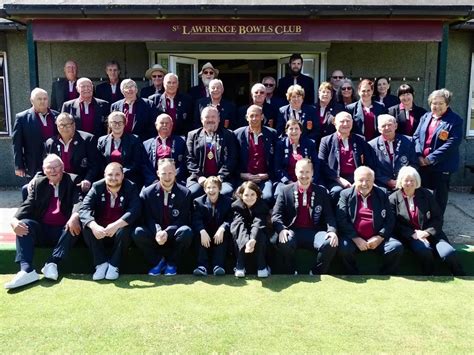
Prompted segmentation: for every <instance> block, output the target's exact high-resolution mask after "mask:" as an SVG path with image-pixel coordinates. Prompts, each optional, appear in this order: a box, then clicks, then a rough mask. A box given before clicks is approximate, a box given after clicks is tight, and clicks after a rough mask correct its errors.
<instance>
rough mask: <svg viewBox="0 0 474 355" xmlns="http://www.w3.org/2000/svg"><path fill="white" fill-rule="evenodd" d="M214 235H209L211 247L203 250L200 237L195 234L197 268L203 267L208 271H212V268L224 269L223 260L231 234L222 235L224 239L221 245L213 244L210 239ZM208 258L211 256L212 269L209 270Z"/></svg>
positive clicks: (212, 240)
mask: <svg viewBox="0 0 474 355" xmlns="http://www.w3.org/2000/svg"><path fill="white" fill-rule="evenodd" d="M214 234H215V233H212V234H209V236H210V237H211V245H210V247H209V248H205V247H203V246H202V244H201V235H200V234H196V239H195V240H196V245H197V255H198V259H197V261H198V266H204V267H205V268H206V269H208V270H213V268H214V267H216V266H220V267H222V268H224V265H225V259H226V254H227V248H228V244H229V240H230V239H231V234H230V233H229V232H225V233H224V239H223V241H222V243H221V244H215V243H214V239H213V238H212V237H213V236H214ZM209 256H211V262H212V269H209Z"/></svg>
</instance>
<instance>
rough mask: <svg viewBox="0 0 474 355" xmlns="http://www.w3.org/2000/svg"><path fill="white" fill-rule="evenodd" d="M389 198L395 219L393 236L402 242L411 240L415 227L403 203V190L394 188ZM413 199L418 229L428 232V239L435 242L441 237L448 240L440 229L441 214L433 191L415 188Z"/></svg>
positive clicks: (441, 223)
mask: <svg viewBox="0 0 474 355" xmlns="http://www.w3.org/2000/svg"><path fill="white" fill-rule="evenodd" d="M389 200H390V205H391V206H392V212H393V214H394V216H395V221H396V223H395V227H394V234H395V236H396V237H397V239H399V240H400V241H403V242H409V241H411V240H412V237H411V236H412V234H413V233H415V228H413V226H412V224H411V221H410V212H409V211H408V208H407V205H406V203H405V199H404V197H403V192H402V191H401V190H396V191H395V192H393V193H392V194H391V195H390V197H389ZM414 201H415V205H416V207H417V208H418V224H419V225H420V229H421V230H423V231H426V232H428V233H429V234H430V240H431V241H434V242H435V243H437V242H439V241H440V240H441V239H444V240H446V241H448V238H447V237H446V235H445V234H444V232H443V230H442V227H443V216H442V214H441V210H440V209H439V206H438V203H437V202H436V200H435V198H434V195H433V193H432V192H431V191H430V190H428V189H425V188H423V187H419V188H417V189H416V190H415V196H414Z"/></svg>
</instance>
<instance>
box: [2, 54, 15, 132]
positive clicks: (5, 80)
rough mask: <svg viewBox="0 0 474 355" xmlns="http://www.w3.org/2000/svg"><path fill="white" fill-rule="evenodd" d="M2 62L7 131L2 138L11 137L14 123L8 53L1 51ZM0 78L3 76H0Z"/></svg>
mask: <svg viewBox="0 0 474 355" xmlns="http://www.w3.org/2000/svg"><path fill="white" fill-rule="evenodd" d="M0 60H3V63H2V67H3V92H4V98H3V101H4V105H5V123H6V125H5V129H6V130H1V128H0V136H11V134H12V122H11V117H10V88H9V85H8V61H7V52H5V51H0ZM0 78H2V76H1V75H0Z"/></svg>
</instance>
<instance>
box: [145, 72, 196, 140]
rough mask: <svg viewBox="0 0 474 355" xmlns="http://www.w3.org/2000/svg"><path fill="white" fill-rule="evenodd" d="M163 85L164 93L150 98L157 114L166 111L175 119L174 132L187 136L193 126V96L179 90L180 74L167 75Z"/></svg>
mask: <svg viewBox="0 0 474 355" xmlns="http://www.w3.org/2000/svg"><path fill="white" fill-rule="evenodd" d="M163 86H164V88H165V92H164V93H162V94H155V95H152V96H150V97H149V98H148V99H149V100H150V101H151V102H152V105H153V107H154V108H155V112H157V115H159V114H162V113H166V114H168V115H169V116H170V117H171V118H172V119H173V134H176V135H182V136H186V134H187V133H188V132H189V131H191V130H192V128H193V127H192V126H193V118H192V114H193V105H192V100H191V97H190V96H189V95H186V94H181V93H179V92H178V88H179V81H178V76H177V75H176V74H174V73H168V74H166V75H165V78H164V79H163Z"/></svg>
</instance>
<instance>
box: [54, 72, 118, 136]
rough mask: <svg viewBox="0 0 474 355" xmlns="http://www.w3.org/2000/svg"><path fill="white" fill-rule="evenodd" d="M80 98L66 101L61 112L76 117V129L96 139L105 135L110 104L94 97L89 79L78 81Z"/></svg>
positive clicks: (77, 87)
mask: <svg viewBox="0 0 474 355" xmlns="http://www.w3.org/2000/svg"><path fill="white" fill-rule="evenodd" d="M76 89H77V92H78V93H79V97H78V98H77V99H74V100H70V101H66V102H65V103H64V104H63V107H62V109H61V112H67V113H69V114H71V115H72V116H74V119H75V120H76V127H77V128H78V129H79V130H81V131H85V132H88V133H91V134H93V135H94V136H96V137H100V136H101V135H103V134H104V133H105V122H106V119H107V115H108V114H109V110H110V104H109V103H108V102H107V101H104V100H101V99H96V98H95V97H93V93H94V86H93V85H92V81H91V80H90V79H88V78H80V79H79V80H77V86H76Z"/></svg>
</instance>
